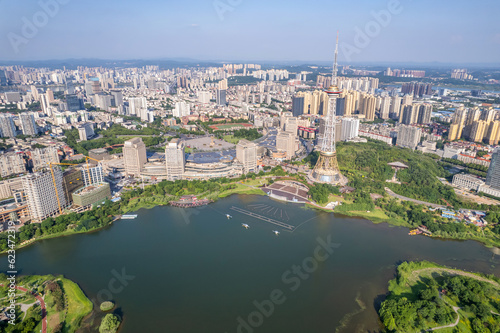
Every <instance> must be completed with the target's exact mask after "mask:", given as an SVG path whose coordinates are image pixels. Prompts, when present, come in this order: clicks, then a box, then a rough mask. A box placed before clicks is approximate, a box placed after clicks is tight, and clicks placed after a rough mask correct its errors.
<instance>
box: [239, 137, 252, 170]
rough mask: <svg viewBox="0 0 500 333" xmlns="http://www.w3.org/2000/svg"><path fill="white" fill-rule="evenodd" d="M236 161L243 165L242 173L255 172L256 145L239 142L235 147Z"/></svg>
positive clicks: (249, 142) (243, 141) (244, 141)
mask: <svg viewBox="0 0 500 333" xmlns="http://www.w3.org/2000/svg"><path fill="white" fill-rule="evenodd" d="M236 159H237V160H238V161H239V162H240V163H241V164H243V173H249V172H257V145H256V144H255V143H253V142H251V141H248V140H245V139H243V140H240V141H239V142H238V144H237V145H236Z"/></svg>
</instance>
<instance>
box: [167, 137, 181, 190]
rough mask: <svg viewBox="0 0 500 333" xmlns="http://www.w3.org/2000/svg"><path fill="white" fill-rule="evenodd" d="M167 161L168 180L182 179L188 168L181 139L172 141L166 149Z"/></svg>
mask: <svg viewBox="0 0 500 333" xmlns="http://www.w3.org/2000/svg"><path fill="white" fill-rule="evenodd" d="M165 161H166V166H167V179H168V180H178V179H182V175H183V174H184V169H185V166H186V158H185V153H184V143H183V142H181V141H180V140H179V139H177V138H175V139H172V140H171V141H170V142H169V143H168V145H167V146H166V147H165Z"/></svg>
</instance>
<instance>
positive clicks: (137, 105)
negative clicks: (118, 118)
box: [128, 97, 148, 116]
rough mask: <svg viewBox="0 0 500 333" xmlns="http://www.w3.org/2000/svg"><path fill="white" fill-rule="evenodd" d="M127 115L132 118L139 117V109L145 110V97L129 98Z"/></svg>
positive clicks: (146, 106)
mask: <svg viewBox="0 0 500 333" xmlns="http://www.w3.org/2000/svg"><path fill="white" fill-rule="evenodd" d="M128 107H129V112H128V114H130V115H132V116H140V114H141V109H147V108H148V105H147V101H146V97H131V98H129V99H128Z"/></svg>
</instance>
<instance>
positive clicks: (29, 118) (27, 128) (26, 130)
mask: <svg viewBox="0 0 500 333" xmlns="http://www.w3.org/2000/svg"><path fill="white" fill-rule="evenodd" d="M19 120H20V121H21V130H22V131H23V134H24V135H29V136H35V135H37V134H38V127H37V125H36V122H35V115H34V114H33V113H32V112H28V113H21V114H20V115H19Z"/></svg>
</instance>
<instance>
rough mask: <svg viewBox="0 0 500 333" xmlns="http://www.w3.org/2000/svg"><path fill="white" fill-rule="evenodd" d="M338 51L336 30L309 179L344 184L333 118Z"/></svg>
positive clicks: (338, 92) (335, 100)
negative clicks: (321, 129) (315, 159)
mask: <svg viewBox="0 0 500 333" xmlns="http://www.w3.org/2000/svg"><path fill="white" fill-rule="evenodd" d="M338 53H339V34H338V32H337V43H336V46H335V60H334V63H333V72H332V85H331V86H330V87H329V88H328V89H326V90H325V92H326V93H327V94H328V112H327V115H326V119H325V131H324V133H323V137H322V141H321V146H320V150H319V158H318V162H316V165H315V166H314V169H313V170H312V172H311V174H310V178H311V180H313V181H314V182H318V183H328V184H332V185H345V184H347V178H346V177H344V176H343V175H342V174H341V173H340V170H339V165H338V162H337V148H336V145H335V124H336V123H337V120H336V118H335V116H336V114H337V112H336V110H337V98H338V97H339V95H340V94H341V93H342V91H341V90H340V89H339V88H338V87H337V57H338Z"/></svg>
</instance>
